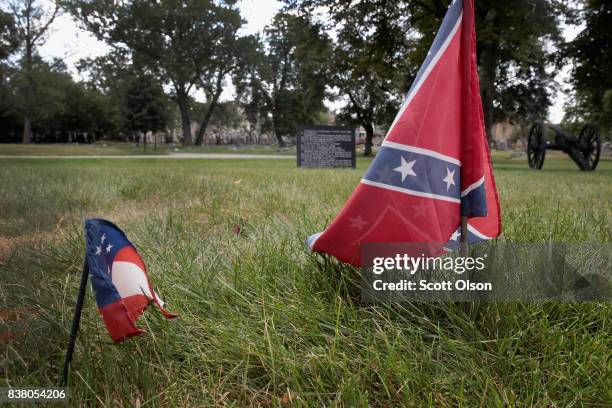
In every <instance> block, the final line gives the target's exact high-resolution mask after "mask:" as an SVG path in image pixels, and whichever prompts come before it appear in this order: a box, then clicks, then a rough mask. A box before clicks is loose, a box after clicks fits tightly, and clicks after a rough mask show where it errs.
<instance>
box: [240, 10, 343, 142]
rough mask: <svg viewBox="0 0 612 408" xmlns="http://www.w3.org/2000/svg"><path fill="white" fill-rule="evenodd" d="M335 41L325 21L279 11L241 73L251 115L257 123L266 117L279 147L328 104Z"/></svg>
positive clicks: (242, 96)
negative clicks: (324, 101)
mask: <svg viewBox="0 0 612 408" xmlns="http://www.w3.org/2000/svg"><path fill="white" fill-rule="evenodd" d="M330 45H331V42H330V39H329V37H328V36H327V35H326V34H324V33H323V32H322V26H320V25H316V24H312V23H311V22H310V21H309V20H308V19H307V18H305V17H298V16H295V15H291V14H288V13H279V14H277V15H276V16H275V17H274V20H273V21H272V24H270V25H269V26H268V27H266V29H265V38H264V44H261V45H260V46H259V49H258V50H257V52H256V53H255V54H254V55H252V56H251V58H250V61H251V63H250V64H247V65H245V66H244V67H243V70H242V71H241V72H240V74H239V75H237V76H236V81H235V82H236V89H237V94H238V100H239V101H240V103H241V105H242V106H243V107H245V110H246V111H248V113H247V118H250V119H249V121H250V122H251V123H252V124H253V120H254V119H256V118H257V117H259V118H263V124H264V125H269V126H270V128H271V129H270V130H271V131H272V133H274V135H275V137H276V140H277V141H278V145H279V147H285V142H284V140H283V137H284V136H288V135H291V134H293V133H294V131H295V125H297V124H299V123H309V122H311V121H312V120H314V119H315V118H316V117H317V115H318V113H319V112H320V111H322V110H324V109H325V106H324V105H323V100H324V98H325V96H326V84H327V82H328V81H327V78H326V76H327V75H326V74H327V72H328V70H327V68H328V66H327V63H328V60H329V58H330V50H331V47H330ZM257 112H258V113H257ZM268 117H269V120H267V118H268ZM264 129H265V127H264Z"/></svg>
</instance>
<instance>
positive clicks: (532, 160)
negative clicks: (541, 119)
mask: <svg viewBox="0 0 612 408" xmlns="http://www.w3.org/2000/svg"><path fill="white" fill-rule="evenodd" d="M545 126H546V127H548V128H549V129H551V130H552V131H553V132H554V133H555V138H554V141H550V140H546V137H545V136H544V127H545ZM546 150H561V151H562V152H564V153H566V154H567V155H568V156H569V157H571V159H572V160H573V161H574V162H575V163H576V164H577V165H578V167H579V168H580V170H583V171H592V170H595V168H596V167H597V163H598V162H599V154H600V153H601V138H600V136H599V128H598V127H597V125H593V124H587V125H584V127H583V128H582V130H581V131H580V136H579V137H576V136H575V135H573V134H571V133H569V132H567V131H565V130H563V129H561V128H560V127H559V126H556V125H551V124H544V123H535V124H534V125H533V126H532V127H531V130H530V131H529V138H528V139H527V161H528V162H529V167H531V168H532V169H538V170H539V169H541V168H542V165H544V157H545V156H546Z"/></svg>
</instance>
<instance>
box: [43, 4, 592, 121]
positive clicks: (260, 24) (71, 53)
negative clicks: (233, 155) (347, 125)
mask: <svg viewBox="0 0 612 408" xmlns="http://www.w3.org/2000/svg"><path fill="white" fill-rule="evenodd" d="M45 2H46V3H48V4H51V2H50V0H45ZM239 7H240V11H241V14H242V16H243V18H244V19H245V20H246V21H247V23H246V25H245V27H244V28H243V30H242V34H254V33H257V32H260V31H262V30H263V29H264V27H265V26H266V25H267V24H268V23H269V22H270V21H271V20H272V18H273V16H274V15H275V14H276V12H277V11H278V10H279V9H280V8H281V3H280V2H278V1H276V0H241V1H240V3H239ZM580 30H581V27H563V34H564V36H565V37H566V39H572V38H573V37H575V36H576V34H578V32H580ZM108 49H109V48H108V46H107V45H106V44H104V43H102V42H100V41H98V40H96V39H95V38H94V37H93V36H92V35H91V34H89V33H88V32H86V31H84V30H81V29H80V28H79V25H78V24H77V23H76V22H75V21H74V20H73V19H72V18H71V17H70V16H69V15H68V14H63V15H61V16H59V18H57V19H56V20H55V22H54V23H53V25H52V27H51V32H50V34H49V37H48V40H47V42H46V43H45V44H44V45H43V46H42V47H40V49H39V51H40V54H41V55H42V56H43V57H44V58H49V59H51V58H61V59H63V60H64V61H65V63H66V65H67V66H68V68H69V69H70V71H71V72H72V74H73V76H75V77H76V78H78V73H77V71H76V69H75V68H74V67H75V64H76V62H77V61H78V60H79V59H81V58H87V57H90V58H91V57H97V56H100V55H104V54H105V53H106V52H107V51H108ZM570 68H571V67H565V69H563V70H561V72H560V73H559V74H557V77H556V79H557V81H558V82H559V83H560V86H559V89H558V91H557V93H556V95H555V96H554V98H553V106H551V108H550V114H549V120H550V121H551V122H552V123H558V122H560V121H561V119H562V118H563V105H564V103H565V101H566V96H565V94H564V93H563V92H562V89H563V88H564V87H565V86H566V85H567V84H566V83H565V81H566V80H567V78H568V77H569V73H570ZM227 85H228V86H227V87H226V89H225V91H224V92H223V94H222V95H221V99H222V100H228V99H232V97H233V93H234V90H233V87H232V86H231V84H227ZM194 96H195V97H196V99H202V95H201V94H200V95H198V94H196V95H194ZM327 105H328V107H330V108H332V109H337V108H339V107H340V106H339V105H337V104H327Z"/></svg>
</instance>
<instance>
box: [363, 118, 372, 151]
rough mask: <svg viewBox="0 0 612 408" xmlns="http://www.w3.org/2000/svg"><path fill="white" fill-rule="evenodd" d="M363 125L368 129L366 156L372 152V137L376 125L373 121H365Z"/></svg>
mask: <svg viewBox="0 0 612 408" xmlns="http://www.w3.org/2000/svg"><path fill="white" fill-rule="evenodd" d="M363 127H364V128H365V131H366V140H365V150H364V152H363V155H364V156H370V155H371V154H372V139H373V138H374V126H373V125H372V123H364V124H363Z"/></svg>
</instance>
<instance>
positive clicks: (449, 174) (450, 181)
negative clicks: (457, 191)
mask: <svg viewBox="0 0 612 408" xmlns="http://www.w3.org/2000/svg"><path fill="white" fill-rule="evenodd" d="M454 176H455V170H453V171H450V170H449V169H448V166H447V167H446V177H444V178H443V179H442V181H443V182H445V183H446V191H448V189H449V188H450V186H454V185H455V180H454V179H453V177H454Z"/></svg>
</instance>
